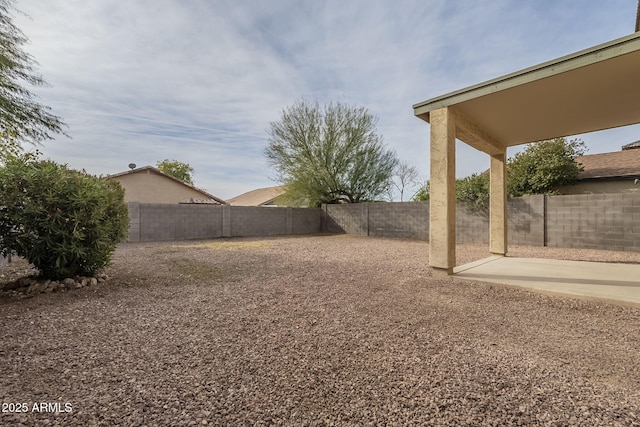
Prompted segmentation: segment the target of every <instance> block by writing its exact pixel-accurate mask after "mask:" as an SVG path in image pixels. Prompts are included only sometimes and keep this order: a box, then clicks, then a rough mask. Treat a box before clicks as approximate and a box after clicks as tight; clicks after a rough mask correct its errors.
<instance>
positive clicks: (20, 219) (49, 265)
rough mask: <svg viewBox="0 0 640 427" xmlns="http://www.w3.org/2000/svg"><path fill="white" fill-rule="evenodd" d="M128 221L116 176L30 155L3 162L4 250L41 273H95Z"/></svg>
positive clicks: (0, 248)
mask: <svg viewBox="0 0 640 427" xmlns="http://www.w3.org/2000/svg"><path fill="white" fill-rule="evenodd" d="M128 225H129V216H128V212H127V206H126V204H125V203H124V190H123V189H122V187H121V186H120V184H119V183H118V182H116V181H114V180H108V179H106V178H101V177H96V176H92V175H88V174H86V173H84V172H79V171H76V170H71V169H69V168H67V167H66V166H65V165H60V164H57V163H55V162H52V161H38V160H33V159H29V158H12V159H8V160H7V161H6V162H5V165H4V166H3V167H0V252H1V253H2V254H4V255H6V254H8V253H14V254H17V255H19V256H22V257H24V258H25V259H27V260H28V261H29V262H30V263H32V264H33V265H34V266H35V267H36V268H37V269H38V270H39V272H40V276H42V277H46V278H51V279H60V278H64V277H73V276H76V275H93V274H95V273H96V272H97V271H98V270H100V269H102V268H103V267H105V266H106V265H107V264H108V263H109V261H110V259H111V255H112V254H113V251H114V250H115V246H116V244H117V243H119V242H121V241H123V240H124V239H125V238H126V236H127V229H128Z"/></svg>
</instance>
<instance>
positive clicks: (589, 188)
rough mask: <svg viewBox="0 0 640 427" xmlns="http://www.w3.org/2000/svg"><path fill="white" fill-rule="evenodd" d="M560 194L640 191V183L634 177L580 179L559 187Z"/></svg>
mask: <svg viewBox="0 0 640 427" xmlns="http://www.w3.org/2000/svg"><path fill="white" fill-rule="evenodd" d="M558 192H559V193H560V194H603V193H640V183H638V184H634V179H633V178H629V179H623V180H619V181H580V182H578V183H577V184H575V185H567V186H565V187H560V188H559V189H558Z"/></svg>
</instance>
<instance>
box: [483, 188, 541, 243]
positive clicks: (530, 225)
mask: <svg viewBox="0 0 640 427" xmlns="http://www.w3.org/2000/svg"><path fill="white" fill-rule="evenodd" d="M488 241H489V240H488V238H487V242H488ZM507 242H508V244H510V245H531V246H544V244H545V196H543V195H541V194H536V195H533V196H523V197H512V198H509V199H508V200H507Z"/></svg>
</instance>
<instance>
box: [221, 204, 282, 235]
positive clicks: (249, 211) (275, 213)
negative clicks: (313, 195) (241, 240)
mask: <svg viewBox="0 0 640 427" xmlns="http://www.w3.org/2000/svg"><path fill="white" fill-rule="evenodd" d="M229 208H230V212H231V236H239V237H244V236H276V235H279V234H290V233H287V210H288V208H267V207H255V206H230V207H229ZM258 218H259V221H258V220H256V219H258Z"/></svg>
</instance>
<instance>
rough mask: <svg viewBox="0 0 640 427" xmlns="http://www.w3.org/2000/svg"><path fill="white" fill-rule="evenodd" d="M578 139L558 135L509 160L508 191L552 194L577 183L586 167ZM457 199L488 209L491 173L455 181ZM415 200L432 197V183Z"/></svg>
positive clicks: (422, 188)
mask: <svg viewBox="0 0 640 427" xmlns="http://www.w3.org/2000/svg"><path fill="white" fill-rule="evenodd" d="M584 152H585V144H584V142H582V141H581V140H579V139H572V140H569V141H567V140H566V138H555V139H550V140H545V141H539V142H534V143H532V144H529V145H527V147H526V148H525V149H524V151H522V152H520V153H517V154H516V155H515V156H514V157H511V158H510V159H509V160H508V161H507V191H508V192H509V194H510V195H511V196H515V197H518V196H522V195H524V194H553V193H554V192H556V191H557V190H558V188H559V187H562V186H564V185H571V184H574V183H575V182H576V181H577V179H578V175H579V174H580V172H582V170H583V168H582V166H581V165H580V164H578V163H577V162H576V161H575V159H576V157H578V156H581V155H583V154H584ZM456 199H457V200H458V201H459V202H462V203H464V204H465V206H467V208H469V209H470V210H471V211H481V210H485V209H488V208H489V174H488V173H482V174H472V175H470V176H468V177H466V178H458V179H457V180H456ZM413 200H414V201H420V200H429V182H428V181H427V183H426V184H425V185H424V186H423V187H421V189H420V190H419V191H418V193H417V194H416V196H414V198H413Z"/></svg>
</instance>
